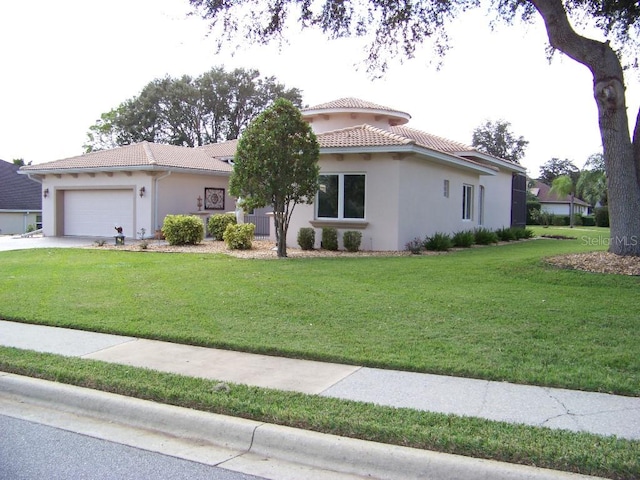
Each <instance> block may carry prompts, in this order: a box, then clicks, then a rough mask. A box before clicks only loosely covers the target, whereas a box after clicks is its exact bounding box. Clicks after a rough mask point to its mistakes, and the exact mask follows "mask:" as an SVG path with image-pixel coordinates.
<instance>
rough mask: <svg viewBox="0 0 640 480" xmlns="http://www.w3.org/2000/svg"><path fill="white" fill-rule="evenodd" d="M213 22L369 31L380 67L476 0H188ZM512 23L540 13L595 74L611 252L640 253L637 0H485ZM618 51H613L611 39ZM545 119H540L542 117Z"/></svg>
mask: <svg viewBox="0 0 640 480" xmlns="http://www.w3.org/2000/svg"><path fill="white" fill-rule="evenodd" d="M189 1H190V3H191V5H192V6H193V7H194V8H195V9H196V11H197V12H198V14H199V15H200V16H201V17H202V18H204V19H206V20H208V21H209V22H210V25H211V28H212V30H213V31H215V32H216V33H217V34H218V41H219V45H222V44H224V43H228V41H229V40H231V39H233V37H238V38H240V39H242V41H250V42H251V41H253V42H257V43H266V42H269V41H271V40H279V39H280V38H281V36H282V35H283V34H284V33H285V30H286V26H287V24H288V21H289V19H290V17H294V18H293V20H294V21H297V23H298V24H299V25H301V26H302V27H303V28H313V27H316V28H319V29H321V30H322V31H323V32H325V33H326V34H327V35H328V36H329V37H332V38H335V37H346V36H369V37H370V38H371V44H370V50H369V58H368V61H369V64H370V65H371V66H372V67H374V68H379V69H382V70H384V68H385V67H386V65H387V63H386V58H389V57H392V56H395V55H396V54H398V53H400V54H404V56H406V57H411V56H413V54H414V52H415V49H416V47H417V46H418V45H420V44H421V43H423V42H425V40H427V39H429V40H432V42H433V45H434V46H435V48H436V52H437V53H438V54H443V53H444V52H445V51H446V49H447V47H448V45H447V43H448V42H447V26H448V25H449V23H450V21H451V20H452V19H454V18H455V17H456V16H457V15H459V14H460V13H461V12H463V11H464V10H467V9H470V8H475V7H478V6H480V5H481V2H480V1H478V0H451V1H441V0H400V1H397V0H318V1H317V2H312V1H311V0H264V1H259V0H236V1H233V2H223V1H220V0H189ZM490 1H491V2H492V5H493V8H495V9H496V11H497V12H499V14H500V15H501V16H502V17H503V18H504V19H506V20H507V21H509V22H511V21H514V20H516V19H517V18H520V19H522V20H524V21H528V20H531V19H532V18H534V17H535V16H540V17H541V18H542V19H543V21H544V23H545V26H546V29H547V34H548V37H549V43H550V46H551V48H552V49H554V50H557V51H560V52H562V53H564V54H565V55H567V56H569V57H570V58H572V59H573V60H575V61H577V62H579V63H581V64H583V65H585V66H586V67H587V68H588V69H589V70H590V71H591V73H592V76H593V95H594V98H595V101H596V104H597V107H598V122H599V126H600V132H601V137H602V145H603V153H604V159H605V165H606V173H607V181H608V191H609V214H610V222H611V242H610V251H612V252H614V253H616V254H619V255H640V215H638V212H640V112H639V114H638V118H637V120H636V127H635V129H634V132H633V137H632V136H631V134H630V131H629V121H628V118H627V106H626V99H625V82H624V70H623V65H622V61H621V55H622V53H621V52H622V50H624V48H627V49H628V50H631V51H634V48H633V47H634V46H636V47H637V44H638V33H640V3H638V2H637V1H635V0H564V1H563V0H490ZM570 19H571V20H572V21H576V22H577V21H580V19H582V20H586V21H590V22H592V23H593V24H595V26H597V27H598V28H600V29H601V30H602V31H603V32H604V33H605V35H606V36H607V37H608V38H609V40H607V41H604V42H603V41H598V40H594V39H591V38H588V37H587V36H586V35H581V34H579V33H577V32H576V30H575V29H574V28H573V26H572V24H571V23H570ZM611 42H614V44H617V45H618V46H620V48H621V49H622V50H618V51H617V50H615V49H614V46H612V43H611ZM541 120H543V119H541Z"/></svg>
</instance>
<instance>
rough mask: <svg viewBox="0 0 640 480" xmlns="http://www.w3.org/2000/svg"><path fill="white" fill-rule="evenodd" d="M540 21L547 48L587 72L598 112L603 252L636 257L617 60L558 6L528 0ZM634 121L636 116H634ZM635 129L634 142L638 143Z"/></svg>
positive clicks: (632, 173)
mask: <svg viewBox="0 0 640 480" xmlns="http://www.w3.org/2000/svg"><path fill="white" fill-rule="evenodd" d="M530 1H531V3H532V4H533V5H534V6H535V8H536V9H537V10H538V13H540V15H541V16H542V18H543V19H544V22H545V26H546V28H547V34H548V36H549V43H550V44H551V46H552V47H554V48H556V49H558V50H560V51H561V52H563V53H564V54H566V55H568V56H569V57H571V58H572V59H573V60H575V61H577V62H579V63H581V64H583V65H585V66H586V67H588V68H589V70H590V71H591V73H592V75H593V89H594V97H595V100H596V104H597V106H598V122H599V126H600V135H601V137H602V147H603V153H604V162H605V168H606V172H607V184H608V194H609V201H608V204H609V222H610V225H611V238H610V243H609V251H610V252H613V253H615V254H618V255H635V256H640V214H638V212H640V152H638V150H639V149H640V147H639V146H638V145H637V144H636V145H635V148H634V144H633V143H632V142H631V137H630V134H629V120H628V118H627V106H626V101H625V93H624V91H625V86H624V75H623V71H622V65H621V63H620V59H619V58H618V56H617V55H616V53H615V52H614V51H613V49H612V48H611V47H610V46H609V43H608V42H605V43H602V42H598V41H596V40H592V39H589V38H586V37H582V36H580V35H578V34H577V33H576V32H575V31H574V30H573V28H572V27H571V25H570V24H569V20H568V18H567V13H566V11H565V9H564V6H563V4H562V1H561V0H530ZM639 119H640V116H639ZM639 137H640V132H638V126H637V124H636V129H635V132H634V142H640V138H639Z"/></svg>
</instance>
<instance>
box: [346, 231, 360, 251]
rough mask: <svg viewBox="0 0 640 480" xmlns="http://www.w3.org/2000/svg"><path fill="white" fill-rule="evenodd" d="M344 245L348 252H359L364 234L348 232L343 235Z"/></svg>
mask: <svg viewBox="0 0 640 480" xmlns="http://www.w3.org/2000/svg"><path fill="white" fill-rule="evenodd" d="M342 243H344V248H345V250H346V251H347V252H357V251H358V250H360V243H362V233H361V232H357V231H355V230H347V231H346V232H344V234H343V235H342Z"/></svg>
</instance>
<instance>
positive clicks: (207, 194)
mask: <svg viewBox="0 0 640 480" xmlns="http://www.w3.org/2000/svg"><path fill="white" fill-rule="evenodd" d="M204 209H205V210H224V188H205V189H204Z"/></svg>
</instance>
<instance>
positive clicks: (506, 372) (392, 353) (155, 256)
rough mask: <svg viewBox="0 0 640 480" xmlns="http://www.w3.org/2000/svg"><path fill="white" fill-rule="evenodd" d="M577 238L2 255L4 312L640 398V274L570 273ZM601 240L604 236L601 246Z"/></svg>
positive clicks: (582, 241) (591, 238)
mask: <svg viewBox="0 0 640 480" xmlns="http://www.w3.org/2000/svg"><path fill="white" fill-rule="evenodd" d="M540 232H543V233H547V234H552V233H553V232H556V233H555V234H557V232H562V233H561V234H563V235H569V234H571V235H572V236H576V237H578V238H577V239H576V240H532V241H526V242H517V243H511V244H508V245H502V246H488V247H479V248H472V249H467V250H464V251H460V252H455V253H450V254H446V255H435V256H432V255H422V256H415V255H412V256H402V257H373V258H372V257H356V258H347V257H342V258H313V259H287V260H242V259H236V258H230V257H227V256H224V255H201V254H159V253H150V252H124V251H113V250H109V251H105V250H97V249H96V250H92V249H85V250H82V249H51V250H25V251H15V252H1V253H0V264H1V265H2V272H3V275H2V278H0V317H3V318H6V319H12V320H19V321H26V322H34V323H41V324H48V325H59V326H66V327H73V328H79V329H86V330H95V331H100V332H109V333H117V334H124V335H132V336H138V337H146V338H154V339H161V340H168V341H173V342H179V343H188V344H195V345H204V346H214V347H221V348H229V349H236V350H243V351H252V352H259V353H269V354H277V355H285V356H291V357H299V358H308V359H317V360H327V361H336V362H343V363H351V364H359V365H367V366H375V367H383V368H394V369H403V370H410V371H420V372H430V373H439V374H451V375H459V376H467V377H474V378H484V379H490V380H506V381H511V382H517V383H525V384H537V385H546V386H556V387H566V388H573V389H583V390H592V391H604V392H613V393H619V394H625V395H639V394H640V357H639V356H638V355H637V352H638V351H640V341H639V336H638V333H637V305H638V304H640V289H639V288H638V286H639V283H640V282H639V279H638V278H636V277H625V276H618V275H602V274H593V273H584V272H578V271H570V270H559V269H556V268H553V267H550V266H548V265H546V264H545V263H544V262H543V261H542V258H543V257H545V256H550V255H557V254H562V253H569V252H576V251H589V250H593V249H594V248H605V247H604V246H601V247H600V246H599V243H604V242H602V241H601V240H598V239H600V238H606V236H607V235H608V231H606V230H603V229H594V228H584V229H577V228H576V229H572V230H570V229H568V228H567V229H558V228H549V229H541V228H540V229H537V230H536V233H540ZM594 244H595V247H594Z"/></svg>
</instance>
